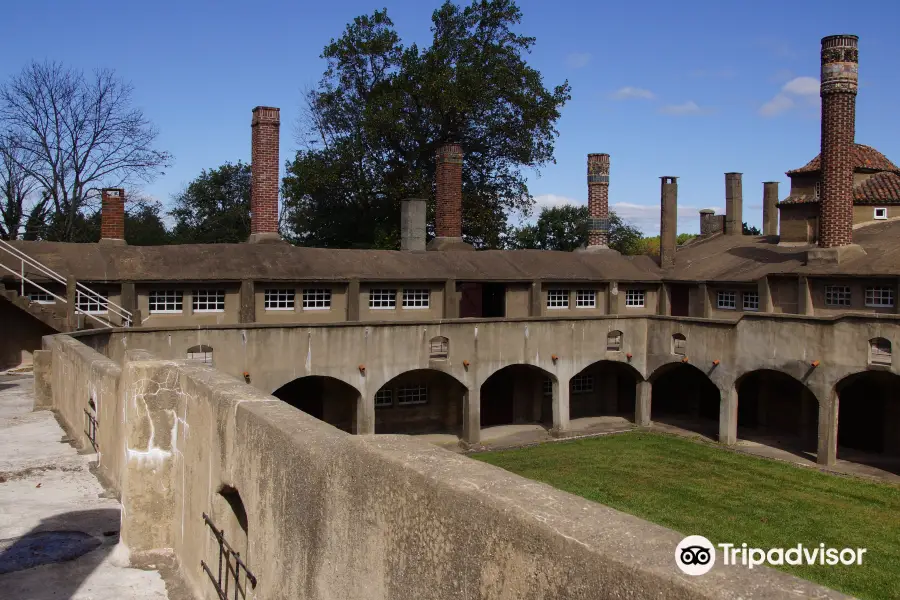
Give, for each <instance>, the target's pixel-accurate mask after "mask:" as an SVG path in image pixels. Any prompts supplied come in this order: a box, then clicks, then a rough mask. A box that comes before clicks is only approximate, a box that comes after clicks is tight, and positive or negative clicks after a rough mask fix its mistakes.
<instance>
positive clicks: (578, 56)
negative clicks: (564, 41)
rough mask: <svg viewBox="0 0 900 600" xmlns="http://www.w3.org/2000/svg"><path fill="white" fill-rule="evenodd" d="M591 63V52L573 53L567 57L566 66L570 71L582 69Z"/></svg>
mask: <svg viewBox="0 0 900 600" xmlns="http://www.w3.org/2000/svg"><path fill="white" fill-rule="evenodd" d="M590 62H591V54H590V52H572V53H570V54H569V55H568V56H566V66H567V67H569V68H570V69H582V68H584V67H586V66H588V63H590Z"/></svg>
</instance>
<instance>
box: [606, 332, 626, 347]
mask: <svg viewBox="0 0 900 600" xmlns="http://www.w3.org/2000/svg"><path fill="white" fill-rule="evenodd" d="M606 350H607V351H609V352H620V351H621V350H622V332H621V331H619V330H618V329H614V330H612V331H610V332H609V333H607V334H606Z"/></svg>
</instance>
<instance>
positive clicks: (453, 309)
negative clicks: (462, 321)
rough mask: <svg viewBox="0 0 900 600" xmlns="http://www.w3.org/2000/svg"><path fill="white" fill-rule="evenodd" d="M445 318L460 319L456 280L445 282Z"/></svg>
mask: <svg viewBox="0 0 900 600" xmlns="http://www.w3.org/2000/svg"><path fill="white" fill-rule="evenodd" d="M444 318H445V319H458V318H459V296H458V295H457V293H456V280H455V279H448V280H447V281H445V282H444Z"/></svg>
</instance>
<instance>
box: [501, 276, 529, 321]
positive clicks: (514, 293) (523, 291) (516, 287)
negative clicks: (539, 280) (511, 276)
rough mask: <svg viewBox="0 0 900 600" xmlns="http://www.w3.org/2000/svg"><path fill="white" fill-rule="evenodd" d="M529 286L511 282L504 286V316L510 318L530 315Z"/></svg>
mask: <svg viewBox="0 0 900 600" xmlns="http://www.w3.org/2000/svg"><path fill="white" fill-rule="evenodd" d="M530 301H531V286H530V285H528V284H513V283H510V284H508V285H507V286H506V316H507V317H509V318H512V319H517V318H520V317H528V316H530V306H529V302H530Z"/></svg>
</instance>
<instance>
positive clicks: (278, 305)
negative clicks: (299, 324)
mask: <svg viewBox="0 0 900 600" xmlns="http://www.w3.org/2000/svg"><path fill="white" fill-rule="evenodd" d="M294 294H295V292H294V290H286V289H278V288H274V289H268V290H266V291H265V292H264V295H265V303H264V304H265V307H266V310H294Z"/></svg>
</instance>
